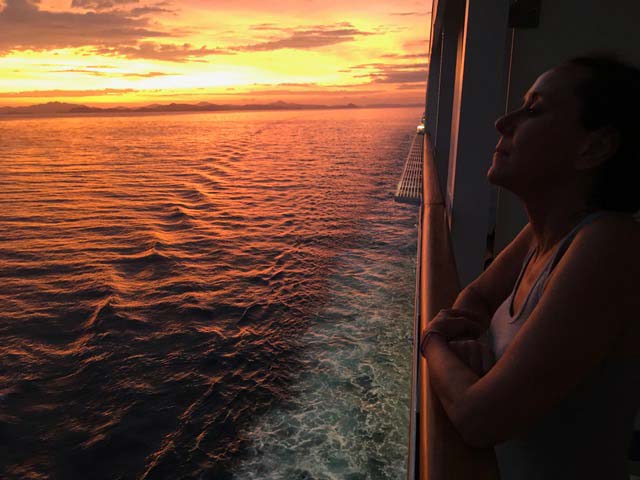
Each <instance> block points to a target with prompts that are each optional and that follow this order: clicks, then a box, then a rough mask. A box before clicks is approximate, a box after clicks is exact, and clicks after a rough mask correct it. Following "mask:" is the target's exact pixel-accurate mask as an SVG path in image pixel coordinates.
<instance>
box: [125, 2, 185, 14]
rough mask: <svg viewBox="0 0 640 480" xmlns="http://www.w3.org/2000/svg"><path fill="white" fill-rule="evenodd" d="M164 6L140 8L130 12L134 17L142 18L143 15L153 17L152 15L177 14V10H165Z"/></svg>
mask: <svg viewBox="0 0 640 480" xmlns="http://www.w3.org/2000/svg"><path fill="white" fill-rule="evenodd" d="M161 5H162V4H157V5H152V6H150V7H138V8H134V9H131V10H129V12H128V13H129V15H131V16H132V17H142V16H143V15H151V14H152V13H176V12H175V10H171V9H169V8H165V7H163V6H161Z"/></svg>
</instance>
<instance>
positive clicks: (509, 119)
mask: <svg viewBox="0 0 640 480" xmlns="http://www.w3.org/2000/svg"><path fill="white" fill-rule="evenodd" d="M586 75H587V73H586V71H583V70H582V69H580V68H578V67H559V68H555V69H553V70H549V71H548V72H545V73H543V74H542V75H540V77H538V79H537V80H536V82H535V83H534V84H533V85H532V86H531V88H530V89H529V91H528V92H527V94H526V95H525V97H524V104H523V105H522V107H521V108H519V109H518V110H516V111H513V112H511V113H509V114H507V115H505V116H504V117H501V118H499V119H498V120H497V121H496V128H497V129H498V132H500V134H501V137H500V141H499V142H498V145H497V146H496V151H495V153H494V155H493V162H492V164H491V167H490V168H489V171H488V172H487V179H488V180H489V182H491V183H493V184H495V185H500V186H503V187H505V188H507V189H509V190H511V191H512V192H514V193H516V194H520V193H524V194H529V193H531V192H534V193H535V192H540V191H544V190H546V189H548V188H550V187H552V186H555V185H562V184H566V183H567V182H570V181H571V180H572V179H575V178H576V176H577V174H578V171H577V169H576V167H575V162H576V160H577V159H578V157H579V155H580V152H581V151H582V150H583V149H584V146H585V141H586V135H587V132H586V130H585V129H584V128H583V127H582V124H581V121H580V111H581V108H580V107H581V105H580V99H579V98H578V97H577V95H576V94H575V93H574V92H575V88H576V85H577V82H579V81H581V80H582V79H583V78H585V76H586Z"/></svg>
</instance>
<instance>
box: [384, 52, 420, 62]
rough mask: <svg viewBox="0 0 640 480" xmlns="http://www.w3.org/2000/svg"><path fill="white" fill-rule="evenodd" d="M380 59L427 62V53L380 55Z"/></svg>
mask: <svg viewBox="0 0 640 480" xmlns="http://www.w3.org/2000/svg"><path fill="white" fill-rule="evenodd" d="M380 58H394V59H398V60H410V59H412V58H423V59H424V60H425V61H426V60H427V53H426V52H425V53H405V54H400V53H386V54H384V55H380Z"/></svg>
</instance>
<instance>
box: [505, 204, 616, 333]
mask: <svg viewBox="0 0 640 480" xmlns="http://www.w3.org/2000/svg"><path fill="white" fill-rule="evenodd" d="M603 213H606V211H604V210H598V211H595V212H592V213H590V214H589V215H587V216H585V217H583V218H582V220H580V221H579V222H578V223H577V224H576V225H575V226H574V227H573V228H572V229H571V231H570V232H569V233H567V234H566V235H565V236H564V237H563V238H562V239H561V240H560V241H559V242H558V244H557V245H556V246H555V247H554V249H555V251H554V252H553V253H552V255H551V258H550V259H549V260H548V261H547V263H546V265H545V266H544V267H543V268H542V270H541V271H540V274H539V275H538V277H537V278H536V280H535V281H534V282H533V284H532V286H531V288H530V289H529V291H528V292H527V295H526V296H525V299H524V302H523V304H522V306H521V307H520V310H519V311H518V312H514V311H513V302H514V299H515V292H516V290H517V289H518V287H519V285H520V281H521V280H522V277H523V275H524V271H525V269H526V268H527V265H528V264H529V261H530V260H531V257H533V255H534V254H535V252H536V249H535V247H531V248H530V249H529V252H527V255H526V257H525V260H524V262H522V268H521V270H520V274H519V275H518V278H517V280H516V282H515V284H514V286H513V290H512V292H511V295H510V296H509V298H508V299H507V300H508V310H507V314H508V316H509V319H508V323H515V322H517V321H519V320H521V319H522V318H527V317H528V316H529V313H531V311H532V310H533V309H534V308H535V306H536V304H537V303H538V301H539V300H540V297H541V296H542V292H543V290H544V288H545V286H546V284H547V280H548V279H549V276H550V274H551V271H552V270H553V268H554V267H555V266H556V265H557V264H558V262H559V261H560V259H561V258H562V256H563V255H564V253H565V252H566V251H567V249H568V248H569V246H570V245H571V242H572V241H573V239H574V238H575V236H576V235H577V234H578V232H579V231H580V229H581V228H582V227H583V226H584V225H587V224H588V223H590V222H592V221H593V220H595V219H596V218H598V217H599V216H600V215H602V214H603Z"/></svg>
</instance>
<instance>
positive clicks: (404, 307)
mask: <svg viewBox="0 0 640 480" xmlns="http://www.w3.org/2000/svg"><path fill="white" fill-rule="evenodd" d="M399 257H400V254H399ZM341 258H342V260H343V261H342V262H338V263H339V264H341V265H342V266H343V267H345V269H344V270H343V271H341V272H340V273H341V274H340V275H335V276H333V277H331V279H330V285H329V290H330V292H331V295H330V298H329V299H328V301H327V302H326V303H325V305H323V307H322V308H321V309H320V311H318V313H317V315H316V318H315V319H314V321H313V323H312V325H311V327H310V328H309V330H308V332H307V333H306V334H305V337H304V338H303V342H304V343H305V344H306V345H307V348H306V350H305V351H304V354H303V355H304V362H305V365H306V367H307V368H306V369H305V370H304V371H303V372H302V373H301V374H300V377H299V379H298V381H297V383H296V384H295V386H294V388H293V393H294V396H293V398H292V400H291V402H290V403H289V404H287V405H285V406H283V407H280V408H277V409H274V410H272V411H270V412H268V413H267V414H266V415H264V416H263V417H262V418H260V419H259V420H258V421H257V422H256V424H255V426H254V428H253V429H252V430H251V431H249V432H247V433H246V435H247V437H248V438H250V439H253V444H252V446H251V448H250V452H249V455H248V458H247V459H245V461H244V462H243V463H241V464H240V466H239V467H238V468H237V470H236V471H235V472H234V473H235V475H234V478H237V479H243V480H244V479H274V480H276V479H352V480H355V479H398V478H403V477H404V476H405V475H406V458H407V442H408V426H409V397H410V375H411V368H410V355H411V345H410V344H409V343H408V342H407V340H406V336H407V335H408V334H410V332H411V327H412V325H411V324H412V315H413V298H411V295H407V294H406V293H407V292H406V291H405V294H404V295H398V294H397V292H394V288H395V287H394V286H393V280H394V279H393V278H392V279H391V280H392V281H391V282H389V284H388V285H389V286H374V287H372V288H371V289H370V290H369V291H366V292H364V293H363V292H362V290H361V288H362V286H361V285H359V286H358V288H359V289H360V291H359V292H355V290H354V287H353V285H350V283H353V284H357V283H361V281H360V280H359V279H358V277H362V276H366V275H367V274H368V272H367V271H368V270H371V269H375V270H383V271H387V272H391V277H397V278H396V279H395V280H399V281H401V282H403V283H404V285H403V287H405V286H406V287H409V288H410V287H411V286H413V284H414V273H413V271H412V266H413V262H411V261H410V260H411V259H406V258H399V259H398V263H397V264H377V265H367V263H368V260H367V255H366V254H365V253H363V252H362V251H357V250H356V251H355V252H354V251H347V252H345V253H344V254H343V255H341ZM363 264H364V265H365V268H364V271H363ZM350 271H357V272H359V273H358V274H357V275H355V276H350Z"/></svg>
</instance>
